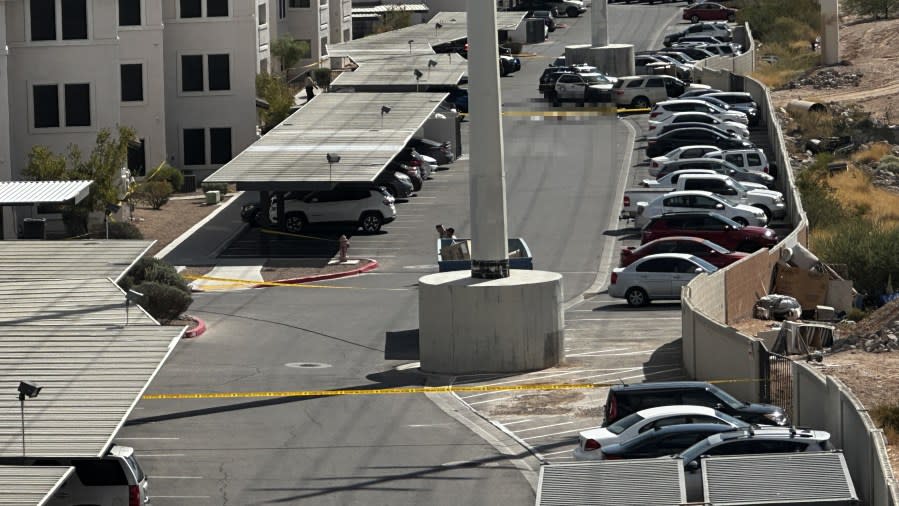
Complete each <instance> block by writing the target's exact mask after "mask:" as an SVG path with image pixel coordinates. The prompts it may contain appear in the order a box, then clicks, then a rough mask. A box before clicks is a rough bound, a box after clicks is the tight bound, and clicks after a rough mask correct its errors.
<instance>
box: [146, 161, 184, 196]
mask: <svg viewBox="0 0 899 506" xmlns="http://www.w3.org/2000/svg"><path fill="white" fill-rule="evenodd" d="M147 181H168V183H169V184H170V185H172V191H173V192H175V191H178V190H180V189H181V187H182V186H184V174H183V173H181V171H180V170H178V169H176V168H175V167H172V166H171V165H169V164H167V163H163V164H162V165H161V166H159V167H158V168H157V169H156V170H154V171H153V172H152V173H151V174H150V175H149V176H148V177H147Z"/></svg>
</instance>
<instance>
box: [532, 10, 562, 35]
mask: <svg viewBox="0 0 899 506" xmlns="http://www.w3.org/2000/svg"><path fill="white" fill-rule="evenodd" d="M528 16H529V17H532V18H540V19H542V20H543V23H544V24H545V25H546V29H547V30H548V31H550V32H554V31H556V17H555V16H553V13H552V11H532V12H531V13H530V14H529V15H528Z"/></svg>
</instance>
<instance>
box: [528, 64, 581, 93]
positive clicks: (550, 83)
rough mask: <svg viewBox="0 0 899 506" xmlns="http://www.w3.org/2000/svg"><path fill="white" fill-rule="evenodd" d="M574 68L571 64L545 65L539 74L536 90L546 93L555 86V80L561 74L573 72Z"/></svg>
mask: <svg viewBox="0 0 899 506" xmlns="http://www.w3.org/2000/svg"><path fill="white" fill-rule="evenodd" d="M574 73H575V69H574V67H571V66H566V67H546V68H545V69H543V74H541V75H540V83H539V84H538V85H537V91H539V92H540V93H542V94H544V95H546V94H547V93H548V92H550V91H552V90H553V88H555V86H556V80H557V79H559V76H561V75H562V74H574Z"/></svg>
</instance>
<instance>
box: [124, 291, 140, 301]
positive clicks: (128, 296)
mask: <svg viewBox="0 0 899 506" xmlns="http://www.w3.org/2000/svg"><path fill="white" fill-rule="evenodd" d="M143 298H144V294H142V293H140V292H135V291H134V290H128V291H127V292H125V303H126V304H137V303H139V302H140V301H142V300H143Z"/></svg>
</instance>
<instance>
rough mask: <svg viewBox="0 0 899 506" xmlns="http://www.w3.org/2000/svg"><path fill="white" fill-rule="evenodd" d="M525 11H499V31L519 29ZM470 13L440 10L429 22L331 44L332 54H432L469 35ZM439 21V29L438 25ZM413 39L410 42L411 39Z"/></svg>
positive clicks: (329, 47)
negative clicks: (442, 45)
mask: <svg viewBox="0 0 899 506" xmlns="http://www.w3.org/2000/svg"><path fill="white" fill-rule="evenodd" d="M526 14H527V13H526V12H510V11H500V12H497V13H496V29H497V30H516V29H518V27H519V25H521V21H522V20H523V19H524V17H525V15H526ZM466 20H467V13H465V12H441V13H439V14H437V15H436V16H434V17H433V18H431V19H430V20H429V21H428V22H427V23H419V24H417V25H412V26H408V27H406V28H400V29H399V30H393V31H390V32H386V33H378V34H374V35H369V36H367V37H362V38H361V39H356V40H352V41H348V42H343V43H340V44H329V45H328V55H329V56H353V55H356V54H360V53H393V54H402V53H405V54H407V55H408V54H413V53H418V54H432V53H433V52H434V51H433V49H431V47H433V46H438V45H441V44H448V43H451V42H456V41H460V40H462V39H466V38H468V23H467V21H466ZM438 24H440V28H437V25H438ZM410 40H411V41H413V42H412V44H411V45H410V44H409V41H410Z"/></svg>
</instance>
